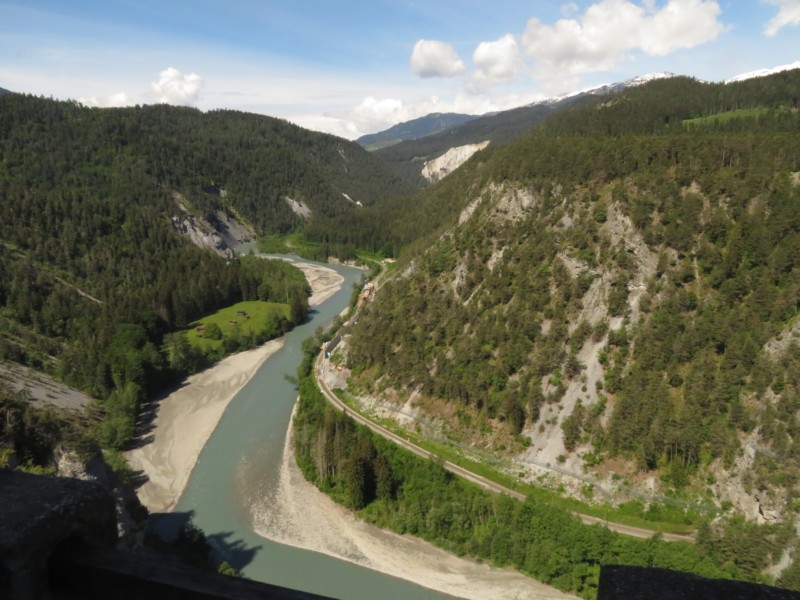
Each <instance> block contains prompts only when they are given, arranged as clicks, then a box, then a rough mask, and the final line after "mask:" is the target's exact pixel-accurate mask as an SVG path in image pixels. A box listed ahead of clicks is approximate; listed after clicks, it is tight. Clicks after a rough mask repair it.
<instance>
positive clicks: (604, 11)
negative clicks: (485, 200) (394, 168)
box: [0, 0, 800, 138]
mask: <svg viewBox="0 0 800 600" xmlns="http://www.w3.org/2000/svg"><path fill="white" fill-rule="evenodd" d="M798 60H800V0H590V1H583V2H578V1H575V0H572V1H570V0H567V1H560V2H549V1H529V2H521V1H517V2H515V1H508V0H458V1H455V0H396V1H389V0H366V1H365V0H361V1H359V2H355V1H351V0H342V1H336V0H293V1H291V0H263V1H259V0H224V1H223V0H194V1H191V2H189V1H185V0H174V1H173V0H158V1H153V0H94V1H89V0H25V1H24V2H23V1H22V0H17V1H12V2H7V1H3V0H0V87H4V88H7V89H10V90H13V91H19V92H28V93H33V94H39V95H45V96H52V97H54V98H60V99H67V98H70V99H76V100H79V101H81V102H83V103H85V104H89V105H97V106H111V105H132V104H146V103H152V102H169V103H173V104H184V105H191V106H196V107H198V108H200V109H203V110H208V109H213V108H232V109H237V110H245V111H250V112H258V113H263V114H268V115H272V116H277V117H281V118H285V119H288V120H290V121H293V122H296V123H298V124H300V125H303V126H305V127H309V128H312V129H318V130H322V131H328V132H331V133H335V134H337V135H342V136H344V137H347V138H355V137H358V136H359V135H362V134H364V133H371V132H374V131H379V130H382V129H385V128H387V127H389V126H391V125H393V124H395V123H397V122H400V121H405V120H409V119H412V118H416V117H419V116H422V115H424V114H428V113H430V112H447V111H455V112H468V113H483V112H487V111H493V110H503V109H507V108H512V107H514V106H519V105H522V104H526V103H529V102H532V101H534V100H537V99H541V98H545V97H550V96H553V95H557V94H561V93H565V92H569V91H574V90H578V89H583V88H586V87H590V86H593V85H598V84H601V83H610V82H614V81H620V80H624V79H627V78H630V77H633V76H636V75H641V74H645V73H651V72H658V71H671V72H674V73H678V74H682V75H690V76H693V77H697V78H700V79H705V80H711V81H721V80H724V79H727V78H730V77H733V76H735V75H738V74H740V73H743V72H748V71H753V70H756V69H761V68H771V67H776V66H779V65H784V64H789V63H793V62H795V61H798Z"/></svg>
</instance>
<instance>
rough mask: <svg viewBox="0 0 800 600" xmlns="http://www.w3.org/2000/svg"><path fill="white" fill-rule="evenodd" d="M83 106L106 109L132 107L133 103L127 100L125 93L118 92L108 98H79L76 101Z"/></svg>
mask: <svg viewBox="0 0 800 600" xmlns="http://www.w3.org/2000/svg"><path fill="white" fill-rule="evenodd" d="M78 102H80V103H81V104H83V105H84V106H92V107H103V108H108V107H112V106H133V101H132V100H131V99H130V98H128V94H126V93H125V92H119V93H118V94H111V95H110V96H105V97H103V98H98V97H97V96H91V97H90V98H81V99H80V100H78Z"/></svg>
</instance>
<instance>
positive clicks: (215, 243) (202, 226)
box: [172, 192, 256, 260]
mask: <svg viewBox="0 0 800 600" xmlns="http://www.w3.org/2000/svg"><path fill="white" fill-rule="evenodd" d="M221 195H222V196H223V197H224V194H221ZM174 198H175V203H176V204H177V205H178V209H179V210H180V214H178V215H173V217H172V226H173V227H174V228H175V231H177V232H178V233H180V234H181V235H185V236H187V237H188V238H189V239H190V240H191V241H192V243H193V244H194V245H195V246H198V247H200V248H205V249H207V250H211V251H212V252H216V253H217V254H219V255H220V256H222V257H223V258H225V259H227V260H233V259H234V258H236V253H235V252H234V250H233V248H232V246H235V245H237V244H239V243H241V242H244V241H248V240H252V239H254V238H255V235H256V234H255V231H254V230H253V228H252V227H251V226H250V225H248V224H246V223H244V222H242V221H240V220H239V219H237V218H236V217H235V216H231V215H228V214H225V213H224V212H222V211H217V212H216V213H214V214H211V215H208V216H207V217H206V218H201V217H198V216H197V215H195V214H194V213H192V211H190V210H189V202H188V200H187V199H186V198H185V197H184V196H182V195H181V194H179V193H177V192H175V194H174Z"/></svg>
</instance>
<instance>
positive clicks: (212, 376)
mask: <svg viewBox="0 0 800 600" xmlns="http://www.w3.org/2000/svg"><path fill="white" fill-rule="evenodd" d="M294 264H295V265H296V266H297V267H298V268H300V269H301V270H302V271H303V273H304V274H305V275H306V278H307V279H308V281H309V285H310V286H311V291H312V295H311V297H310V298H309V305H310V306H312V307H313V306H317V305H319V304H321V303H322V302H324V301H325V300H327V299H328V298H330V296H331V295H333V294H334V293H336V291H337V290H339V289H340V288H341V286H342V282H343V281H344V280H343V278H342V277H341V275H339V274H338V273H336V271H334V270H333V269H328V268H325V267H321V266H318V265H311V264H305V263H294ZM282 346H283V339H282V338H280V339H277V340H271V341H269V342H267V343H266V344H264V345H263V346H260V347H258V348H254V349H253V350H248V351H246V352H239V353H237V354H233V355H231V356H228V357H226V358H224V359H223V360H221V361H219V362H218V363H216V364H215V365H213V366H212V367H210V368H208V369H206V370H205V371H203V372H201V373H196V374H194V375H192V376H190V377H188V378H187V379H186V381H185V382H184V383H183V384H182V385H181V386H180V387H179V388H178V389H176V390H175V391H173V392H172V393H170V394H168V395H167V396H165V397H164V398H163V399H161V400H159V401H158V408H157V414H156V417H155V421H154V423H153V431H152V432H151V433H149V434H147V435H146V436H145V439H144V440H142V442H141V443H140V446H139V447H137V448H135V449H133V450H131V451H129V452H127V453H126V456H127V459H128V463H129V464H130V466H131V468H132V469H133V470H134V471H137V472H138V471H140V472H141V473H142V474H143V475H145V476H146V477H147V481H146V483H145V484H144V485H142V486H141V487H140V488H139V489H138V491H137V493H138V495H139V499H140V500H141V502H142V504H144V505H145V506H146V507H147V509H148V510H149V511H150V512H151V513H155V512H168V511H170V510H171V509H172V507H173V506H175V503H176V502H177V501H178V499H179V498H180V496H181V493H183V489H184V488H185V487H186V483H187V481H188V480H189V475H190V474H191V472H192V469H193V468H194V465H195V463H196V462H197V458H198V456H199V455H200V451H201V450H202V449H203V446H205V444H206V442H207V441H208V438H209V437H210V436H211V434H212V433H213V431H214V429H215V428H216V426H217V423H219V420H220V419H221V418H222V414H223V413H224V412H225V409H226V408H227V406H228V404H229V403H230V401H231V400H233V398H234V397H235V396H236V394H237V393H238V392H239V390H241V389H242V388H243V387H244V386H245V384H246V383H247V382H248V381H250V379H251V378H252V377H253V375H255V373H256V372H257V371H258V369H259V368H260V367H261V365H262V364H264V361H266V360H267V359H268V358H269V357H270V356H272V354H274V353H275V352H276V351H277V350H279V349H280V348H281V347H282Z"/></svg>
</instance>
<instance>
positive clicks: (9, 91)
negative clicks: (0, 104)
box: [0, 88, 14, 96]
mask: <svg viewBox="0 0 800 600" xmlns="http://www.w3.org/2000/svg"><path fill="white" fill-rule="evenodd" d="M13 93H14V92H12V91H11V90H7V89H5V88H0V96H2V95H3V94H13Z"/></svg>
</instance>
